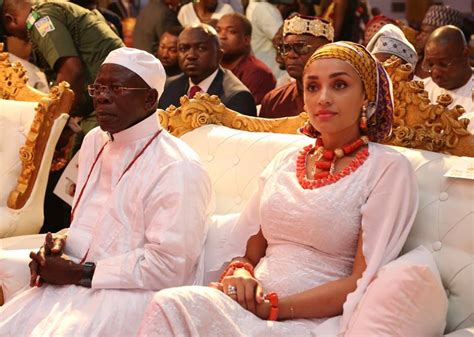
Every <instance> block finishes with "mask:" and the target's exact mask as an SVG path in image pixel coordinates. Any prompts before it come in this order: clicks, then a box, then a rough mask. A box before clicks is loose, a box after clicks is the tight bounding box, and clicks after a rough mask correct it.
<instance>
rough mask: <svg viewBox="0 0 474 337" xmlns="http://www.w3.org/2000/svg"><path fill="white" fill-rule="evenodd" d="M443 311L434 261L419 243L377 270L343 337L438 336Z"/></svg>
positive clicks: (444, 300)
mask: <svg viewBox="0 0 474 337" xmlns="http://www.w3.org/2000/svg"><path fill="white" fill-rule="evenodd" d="M447 310H448V299H447V298H446V294H445V292H444V289H443V285H442V284H441V279H440V276H439V272H438V268H437V267H436V263H435V261H434V259H433V256H432V255H431V253H430V252H429V251H428V250H427V249H426V248H425V247H423V246H420V247H418V248H417V249H414V250H412V251H411V252H409V253H407V254H405V255H402V256H401V257H399V258H398V259H396V260H395V261H392V262H390V263H389V264H387V265H385V266H384V267H382V268H381V269H380V270H379V271H378V273H377V275H376V276H375V278H374V280H372V282H371V283H370V284H369V286H368V287H367V290H366V292H365V294H364V296H363V297H362V299H361V301H360V302H359V303H358V305H357V308H356V311H355V312H354V314H353V315H352V317H351V320H350V322H349V328H348V330H347V332H346V336H364V337H370V336H374V337H376V336H441V335H442V333H443V332H444V327H445V325H446V313H447Z"/></svg>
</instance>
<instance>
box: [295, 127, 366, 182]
mask: <svg viewBox="0 0 474 337" xmlns="http://www.w3.org/2000/svg"><path fill="white" fill-rule="evenodd" d="M368 143H369V139H368V137H367V136H362V137H360V138H357V139H356V140H355V141H354V142H352V143H349V144H346V145H344V146H342V148H338V149H335V150H329V149H325V148H324V144H323V140H322V138H321V137H318V138H317V139H316V142H315V144H314V145H312V144H311V145H308V146H305V147H304V148H303V149H302V150H301V151H300V153H299V155H298V157H297V160H296V177H297V178H298V182H299V183H300V185H301V187H303V188H304V189H310V190H312V189H315V188H319V187H322V186H326V185H330V184H334V183H335V182H337V181H339V180H340V179H341V178H343V177H345V176H347V175H349V174H351V173H352V172H354V171H355V170H357V168H358V167H359V166H360V165H362V164H363V163H364V162H365V160H366V159H367V157H368V156H369V150H368V147H367V144H368ZM362 147H363V148H362ZM361 148H362V149H361ZM359 149H361V150H360V151H359ZM355 151H358V152H357V154H356V156H355V158H354V159H353V160H352V161H351V163H350V164H349V165H348V166H347V167H345V168H344V169H343V170H341V171H340V172H338V173H335V166H336V161H337V160H338V159H340V158H343V157H344V156H347V155H350V154H352V153H354V152H355ZM309 154H314V155H315V156H316V161H315V163H314V167H313V168H312V170H311V176H312V178H313V179H308V178H307V177H306V165H307V161H308V155H309Z"/></svg>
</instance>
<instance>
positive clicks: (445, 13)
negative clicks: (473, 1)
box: [422, 5, 464, 28]
mask: <svg viewBox="0 0 474 337" xmlns="http://www.w3.org/2000/svg"><path fill="white" fill-rule="evenodd" d="M463 19H464V18H463V15H462V13H461V12H459V11H457V10H455V9H453V8H451V7H447V6H442V5H434V6H431V7H430V8H429V9H428V11H427V12H426V15H425V18H424V19H423V22H422V24H426V25H431V26H434V27H436V28H438V27H441V26H446V25H453V26H456V27H458V28H462V26H463Z"/></svg>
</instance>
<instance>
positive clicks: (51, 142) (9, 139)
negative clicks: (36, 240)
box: [0, 100, 69, 238]
mask: <svg viewBox="0 0 474 337" xmlns="http://www.w3.org/2000/svg"><path fill="white" fill-rule="evenodd" d="M37 106H38V102H20V101H11V100H0V238H4V237H9V236H16V235H23V234H33V233H38V232H39V230H40V228H41V226H42V224H43V203H44V194H45V190H46V184H47V181H48V176H49V170H50V167H51V162H52V159H53V154H54V148H55V146H56V143H57V141H58V139H59V136H60V134H61V131H62V130H63V127H64V125H65V124H66V122H67V119H68V117H69V115H68V114H64V113H63V114H61V115H60V116H59V117H58V118H57V119H56V120H54V123H53V126H52V129H51V133H50V135H49V138H48V140H47V143H46V148H45V152H44V154H43V157H42V160H41V165H40V167H39V169H38V173H37V178H36V181H35V184H34V186H33V190H32V192H31V195H30V197H29V198H28V200H27V201H26V203H25V205H24V206H23V207H21V208H20V209H12V208H9V207H8V206H7V200H8V196H9V194H10V192H11V191H12V190H13V189H14V188H15V186H16V185H17V180H18V177H19V176H20V172H21V169H22V164H21V161H20V148H21V147H22V146H23V145H24V144H25V142H26V141H27V140H28V141H30V142H33V141H34V140H35V139H28V137H29V136H28V133H29V131H30V128H31V126H32V122H33V120H34V118H35V116H36V111H35V109H36V108H37ZM30 137H31V136H30Z"/></svg>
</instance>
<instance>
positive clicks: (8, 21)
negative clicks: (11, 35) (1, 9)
mask: <svg viewBox="0 0 474 337" xmlns="http://www.w3.org/2000/svg"><path fill="white" fill-rule="evenodd" d="M2 22H3V24H4V25H7V24H11V23H16V18H15V17H14V16H13V15H11V14H10V13H5V14H3V17H2Z"/></svg>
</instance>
